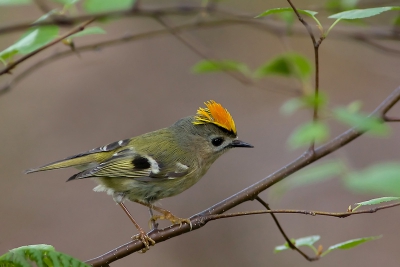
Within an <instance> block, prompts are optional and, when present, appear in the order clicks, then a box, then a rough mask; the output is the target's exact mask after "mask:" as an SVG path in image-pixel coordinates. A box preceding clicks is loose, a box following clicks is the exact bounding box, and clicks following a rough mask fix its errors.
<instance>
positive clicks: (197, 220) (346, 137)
mask: <svg viewBox="0 0 400 267" xmlns="http://www.w3.org/2000/svg"><path fill="white" fill-rule="evenodd" d="M399 100H400V87H398V88H396V89H395V90H394V91H393V92H392V93H391V94H390V95H389V96H388V97H387V98H386V99H385V100H384V101H383V102H382V103H381V104H380V105H379V106H378V107H377V108H376V109H375V111H373V112H372V113H371V116H377V117H381V118H383V116H384V115H385V114H386V113H387V112H388V111H389V110H390V109H391V108H392V107H393V106H394V105H395V104H396V103H397V102H398V101H399ZM363 133H364V132H360V131H357V130H356V129H355V128H351V129H349V130H347V131H346V132H344V133H342V134H340V135H339V136H337V137H336V138H334V139H332V140H331V141H329V142H328V143H326V144H324V145H322V146H320V147H318V148H316V149H315V152H314V153H307V152H305V153H303V155H301V156H300V157H298V158H297V159H295V160H294V161H293V162H291V163H289V164H287V165H285V166H283V167H282V168H280V169H279V170H277V171H276V172H274V173H272V174H270V175H269V176H267V177H265V178H264V179H262V180H260V181H259V182H257V183H255V184H253V185H251V186H249V187H247V188H245V189H243V190H242V191H240V192H238V193H236V194H234V195H232V196H230V197H228V198H226V199H224V200H223V201H221V202H219V203H217V204H215V205H213V206H211V207H209V208H208V209H206V210H204V211H202V212H200V213H198V214H195V215H193V216H191V217H190V221H191V222H192V227H193V228H192V230H197V229H199V228H201V227H203V226H204V225H206V223H207V222H208V221H209V220H208V219H207V218H210V217H209V216H213V215H217V214H221V213H224V212H226V211H228V210H230V209H232V208H234V207H236V206H238V205H240V204H242V203H244V202H246V201H250V200H254V199H255V198H256V197H257V196H258V194H260V193H261V192H263V191H264V190H266V189H267V188H269V187H271V186H272V185H274V184H276V183H277V182H279V181H281V180H283V179H284V178H286V177H287V176H289V175H290V174H292V173H294V172H296V171H298V170H300V169H302V168H304V167H305V166H308V165H310V164H311V163H313V162H315V161H316V160H318V159H320V158H322V157H324V156H326V155H328V154H330V153H332V152H334V151H336V150H337V149H339V148H341V147H343V146H344V145H346V144H348V143H350V142H351V141H353V140H354V139H356V138H358V137H359V136H361V135H362V134H363ZM263 212H264V213H267V212H268V211H263ZM189 231H190V228H189V226H188V225H187V224H184V225H182V226H181V227H180V226H179V225H172V226H170V227H167V228H164V229H156V230H153V231H151V232H149V233H148V235H149V236H150V237H151V238H152V239H153V240H154V241H156V242H157V243H159V242H163V241H166V240H168V239H171V238H173V237H176V236H179V235H182V234H184V233H187V232H189ZM143 247H144V245H143V243H142V242H140V241H136V240H135V241H131V242H129V243H126V244H124V245H122V246H120V247H117V248H115V249H113V250H112V251H110V252H107V253H105V254H103V255H101V256H98V257H96V258H94V259H91V260H88V261H87V262H86V263H88V264H90V265H92V266H96V267H98V266H106V265H107V264H110V263H111V262H113V261H116V260H118V259H120V258H123V257H126V256H128V255H130V254H132V253H134V252H136V251H139V250H141V249H143Z"/></svg>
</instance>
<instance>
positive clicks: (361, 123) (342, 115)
mask: <svg viewBox="0 0 400 267" xmlns="http://www.w3.org/2000/svg"><path fill="white" fill-rule="evenodd" d="M333 115H334V117H335V118H336V119H337V120H338V121H340V122H342V123H345V124H348V125H350V126H352V127H355V128H356V129H357V130H359V131H361V132H366V131H368V133H370V134H373V135H377V136H387V135H388V134H389V133H390V128H389V126H388V125H387V124H385V123H383V121H382V120H381V119H379V118H376V117H370V116H367V115H365V114H362V113H355V112H350V111H349V110H348V109H346V108H342V107H340V108H336V109H334V110H333Z"/></svg>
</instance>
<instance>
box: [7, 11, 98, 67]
mask: <svg viewBox="0 0 400 267" xmlns="http://www.w3.org/2000/svg"><path fill="white" fill-rule="evenodd" d="M94 20H95V19H94V18H92V19H90V20H88V21H86V22H84V23H82V24H81V25H79V26H78V27H76V28H74V29H72V30H70V31H69V32H67V33H66V34H63V35H62V36H60V37H58V38H56V39H54V40H53V41H51V42H50V43H48V44H46V45H44V46H42V47H40V48H38V49H36V50H35V51H33V52H31V53H29V54H26V55H25V56H23V57H21V58H19V59H18V60H16V61H14V62H12V63H10V64H8V65H7V66H6V67H5V68H4V69H2V70H0V75H3V74H5V73H10V71H11V70H12V69H13V68H15V67H16V66H17V65H19V64H21V63H22V62H24V61H25V60H27V59H28V58H30V57H32V56H34V55H36V54H37V53H39V52H41V51H43V50H45V49H47V48H49V47H50V46H53V45H55V44H57V43H59V42H61V41H62V40H64V39H65V38H67V37H68V36H71V35H73V34H75V33H77V32H80V31H83V30H84V29H85V27H86V26H87V25H89V24H90V23H92V22H93V21H94Z"/></svg>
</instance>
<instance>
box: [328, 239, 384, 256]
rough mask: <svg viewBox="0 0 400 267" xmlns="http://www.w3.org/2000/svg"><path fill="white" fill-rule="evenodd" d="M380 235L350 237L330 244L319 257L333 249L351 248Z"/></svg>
mask: <svg viewBox="0 0 400 267" xmlns="http://www.w3.org/2000/svg"><path fill="white" fill-rule="evenodd" d="M381 237H382V236H371V237H362V238H357V239H352V240H348V241H345V242H342V243H339V244H336V245H333V246H330V247H329V248H328V249H327V250H326V251H325V252H324V253H322V255H321V257H323V256H325V255H326V254H328V253H329V252H331V251H333V250H335V249H351V248H354V247H356V246H358V245H361V244H363V243H365V242H368V241H372V240H376V239H379V238H381Z"/></svg>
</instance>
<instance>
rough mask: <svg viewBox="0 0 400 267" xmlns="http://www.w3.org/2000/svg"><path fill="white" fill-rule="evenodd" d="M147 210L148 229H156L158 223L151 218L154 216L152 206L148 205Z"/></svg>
mask: <svg viewBox="0 0 400 267" xmlns="http://www.w3.org/2000/svg"><path fill="white" fill-rule="evenodd" d="M149 212H150V221H149V226H150V229H151V230H154V229H157V228H158V223H157V222H156V221H155V220H153V219H152V218H153V217H154V214H153V208H151V207H149Z"/></svg>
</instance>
